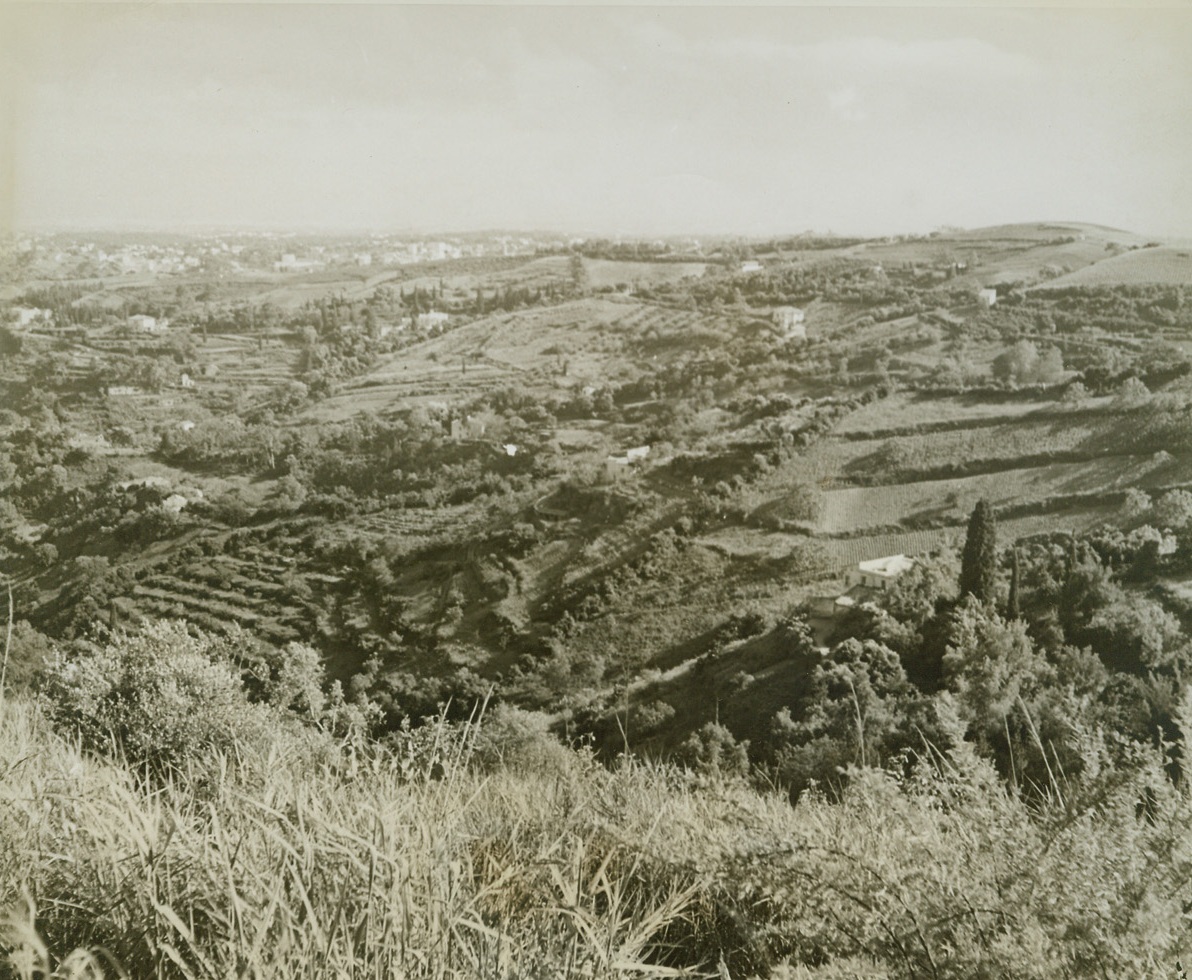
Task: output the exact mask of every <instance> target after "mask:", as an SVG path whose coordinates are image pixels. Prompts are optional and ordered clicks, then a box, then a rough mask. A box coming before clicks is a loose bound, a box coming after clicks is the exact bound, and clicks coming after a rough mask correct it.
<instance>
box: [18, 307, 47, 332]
mask: <svg viewBox="0 0 1192 980" xmlns="http://www.w3.org/2000/svg"><path fill="white" fill-rule="evenodd" d="M15 312H16V315H17V319H16V326H18V327H27V326H29V325H30V324H31V323H48V322H49V321H50V318H51V317H52V316H53V314H52V313H51V312H50V311H49V310H41V309H38V308H37V307H35V306H18V307H17V308H16V310H15Z"/></svg>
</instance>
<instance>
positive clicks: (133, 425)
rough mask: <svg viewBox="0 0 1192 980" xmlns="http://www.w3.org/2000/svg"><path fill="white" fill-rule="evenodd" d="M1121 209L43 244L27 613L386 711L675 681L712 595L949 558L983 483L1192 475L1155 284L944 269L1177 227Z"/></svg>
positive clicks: (1051, 271) (593, 713) (1098, 503)
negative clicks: (674, 230) (399, 253)
mask: <svg viewBox="0 0 1192 980" xmlns="http://www.w3.org/2000/svg"><path fill="white" fill-rule="evenodd" d="M1139 241H1140V239H1138V237H1137V236H1131V235H1129V234H1127V233H1124V232H1118V231H1115V230H1112V229H1100V228H1095V227H1093V226H1085V225H1079V224H1059V225H1056V224H1038V225H1015V226H1004V227H997V228H989V229H978V230H975V231H965V232H961V231H949V232H943V233H940V234H939V235H933V236H925V237H920V238H914V237H908V238H903V239H889V240H881V241H866V242H847V241H845V242H833V241H818V240H817V241H812V240H807V239H797V240H793V241H791V242H777V243H766V242H757V243H754V244H753V245H752V246H751V248H752V251H753V252H754V254H756V255H758V256H760V260H759V261H758V265H759V266H760V269H759V270H756V271H748V272H742V271H741V270H740V268H739V261H738V259H737V257H736V256H737V254H739V249H740V246H739V245H731V246H730V245H721V244H717V245H716V246H714V248H712V249H710V250H709V252H708V253H707V254H704V255H700V256H697V258H699V259H700V261H692V258H693V257H692V256H691V255H689V254H686V253H684V254H682V255H670V254H668V253H667V252H666V249H667V248H668V247H669V246H665V245H663V246H659V245H651V246H649V249H646V250H644V254H643V255H642V256H641V257H636V258H634V257H627V256H626V253H627V252H628V253H630V254H633V253H637V252H643V249H641V248H638V247H637V246H635V247H634V248H633V249H629V248H628V246H624V245H613V244H610V243H602V242H595V243H592V244H591V245H590V247H588V251H586V252H585V251H584V250H583V249H579V250H575V251H571V252H558V253H556V254H548V255H524V256H503V257H493V258H489V259H478V258H460V259H456V260H450V259H448V260H439V261H433V262H423V263H418V264H411V265H400V266H396V267H393V268H389V269H380V270H377V269H365V270H360V269H356V270H350V269H346V268H341V269H338V270H336V269H327V270H325V271H322V272H314V273H312V272H305V273H286V272H278V271H275V270H272V269H270V270H268V271H260V270H247V271H243V272H240V273H231V272H228V271H227V269H226V268H223V267H221V272H220V274H219V275H209V274H205V273H204V272H203V271H202V270H200V271H197V272H187V273H181V274H177V275H168V276H167V275H159V276H156V277H152V276H149V277H145V276H140V275H137V276H130V277H127V278H124V279H120V278H116V279H111V278H98V279H96V278H88V279H85V280H75V279H72V278H70V277H69V275H66V276H64V277H63V278H61V279H58V280H50V279H48V278H47V277H46V271H47V270H46V269H44V268H41V267H38V276H39V277H38V279H37V280H34V281H31V282H29V283H28V284H27V285H26V287H25V290H24V292H23V294H22V296H23V299H22V300H21V301H20V302H19V303H14V304H13V308H14V309H15V308H16V307H17V306H20V305H21V303H24V304H26V308H34V309H36V308H41V309H44V310H46V311H47V314H48V317H49V319H46V318H44V317H42V318H40V319H35V320H34V322H32V323H30V324H28V325H25V326H23V327H19V328H14V329H13V330H12V331H10V336H11V338H12V344H11V345H10V352H9V354H8V355H7V356H6V358H5V360H4V362H3V369H4V379H5V385H6V391H7V392H8V395H9V399H8V404H9V405H11V406H12V407H13V411H11V412H9V413H8V414H7V415H5V416H4V417H3V419H0V421H2V422H3V426H4V429H3V431H4V439H5V441H6V447H7V448H6V459H7V461H8V462H7V463H6V465H7V466H8V467H9V471H10V472H12V473H13V474H14V476H15V477H16V480H15V486H14V489H15V492H14V494H13V495H12V498H11V509H10V510H9V511H7V512H6V514H5V520H6V522H7V523H6V529H7V530H6V543H5V547H6V548H7V549H8V551H7V554H8V558H7V562H8V567H10V568H11V569H12V572H11V574H12V575H13V578H14V579H15V581H16V583H17V591H16V600H17V604H18V609H19V612H18V618H19V619H22V620H27V621H28V629H29V630H30V631H31V635H33V636H41V637H43V638H44V640H38V641H36V642H33V641H31V643H32V646H33V647H37V646H38V644H39V643H43V642H44V643H47V644H48V643H51V642H54V641H64V642H80V641H82V640H83V639H84V638H85V637H87V636H88V635H90V634H91V633H93V632H94V631H96V630H100V631H102V630H103V629H106V628H108V627H109V626H111V625H113V624H115V625H121V624H123V625H130V626H131V625H135V624H136V623H138V622H139V621H140V620H141V619H142V618H144V617H149V618H153V617H181V618H184V619H186V620H188V621H190V622H192V623H195V624H197V625H199V626H202V627H203V628H206V629H212V630H216V631H219V630H221V629H228V628H231V627H233V626H239V627H243V628H245V629H248V630H251V631H252V632H254V633H255V634H256V635H257V636H258V637H259V638H260V639H261V640H262V641H264V642H266V643H269V644H273V645H276V646H284V645H285V644H287V643H290V642H294V641H299V640H302V641H306V642H310V643H312V644H314V645H315V647H316V648H317V649H318V650H319V652H320V653H321V655H322V656H323V658H324V660H325V664H326V668H327V671H328V673H329V674H330V675H331V676H332V677H334V678H336V679H338V680H339V681H341V682H342V683H343V684H344V685H345V688H348V689H351V690H353V691H357V692H360V693H361V694H363V693H364V692H371V694H370V696H372V697H374V698H376V699H377V700H378V701H379V703H381V704H383V705H384V707H385V710H386V712H387V715H386V717H387V723H388V724H397V723H399V722H400V719H401V718H403V717H409V716H413V717H418V716H420V715H421V714H422V713H425V712H427V711H431V710H433V709H434V707H435V705H436V704H438V703H439V702H440V701H442V700H443V699H444V698H448V697H452V696H455V697H457V698H458V699H460V702H459V703H460V704H464V703H468V701H469V699H470V698H471V697H473V696H475V695H476V694H477V693H478V692H481V691H484V690H487V689H488V688H490V687H494V686H495V688H496V689H497V690H498V691H499V692H500V695H499V696H500V697H501V698H503V699H508V700H510V701H511V702H513V703H517V704H520V705H523V706H525V707H529V708H536V707H543V706H553V707H556V708H557V707H558V705H560V704H563V705H564V709H563V711H564V714H566V713H567V712H570V713H571V715H574V716H575V717H580V716H583V718H585V719H587V720H586V721H584V724H586V725H588V726H589V727H593V729H594V730H596V731H604V730H605V729H604V728H603V727H602V726H603V725H604V721H602V720H601V719H605V718H608V717H611V715H610V712H611V711H612V709H613V707H614V706H615V703H616V696H617V692H618V691H619V690H623V688H624V686H625V685H626V684H636V685H638V687H636V688H634V689H635V690H640V691H641V692H643V693H642V697H643V698H645V697H646V695H647V694H648V695H650V697H651V698H652V697H654V695H653V693H652V691H651V687H650V683H645V682H643V681H642V678H643V677H645V676H646V675H650V676H653V673H652V672H658V673H661V674H663V675H666V676H668V677H672V678H673V679H675V680H676V682H677V681H678V679H680V678H682V677H684V676H688V672H690V671H691V670H692V669H693V668H694V665H695V664H697V663H699V662H700V661H701V658H705V659H706V658H708V657H712V656H716V655H719V653H720V652H721V651H722V649H723V646H724V642H725V641H724V636H725V635H726V634H725V630H726V629H727V630H730V632H731V629H732V628H733V627H731V624H732V623H733V622H735V621H736V619H737V618H739V617H741V616H743V615H747V616H750V617H754V618H755V619H756V620H757V622H758V623H760V624H761V629H762V632H763V634H765V633H766V631H767V630H772V629H773V628H775V624H777V623H779V622H780V621H782V620H784V618H786V617H788V616H789V615H790V614H791V613H792V611H793V610H795V609H797V608H799V607H800V605H801V604H804V603H806V602H808V601H810V600H813V599H816V598H817V597H823V596H825V595H833V594H837V593H839V592H840V591H841V590H842V589H843V587H844V583H843V578H844V576H845V574H846V573H847V572H848V570H849V569H850V568H852V567H855V565H856V563H857V562H858V561H862V560H868V559H874V558H880V557H882V556H883V555H886V554H890V553H893V552H898V551H910V552H912V553H916V554H924V555H925V554H928V553H931V552H935V551H942V553H944V554H945V555H949V554H951V553H952V551H953V550H954V549H955V548H957V547H958V545H959V542H960V541H961V540H962V539H963V533H964V526H965V522H966V521H967V519H968V515H969V512H970V511H971V510H972V508H973V506H974V505H975V503H976V502H977V501H978V500H979V499H986V500H989V501H991V502H992V503H993V504H994V505H995V506H996V507H997V508H998V509H999V516H1000V519H1001V521H1002V524H1003V528H1004V530H1005V533H1007V534H1012V535H1013V536H1015V537H1019V538H1021V539H1023V540H1027V539H1030V538H1032V537H1035V536H1037V535H1039V534H1042V533H1045V532H1060V531H1079V532H1081V533H1089V532H1093V531H1098V530H1100V531H1105V532H1107V531H1109V530H1112V529H1113V528H1114V527H1117V526H1119V525H1123V526H1126V527H1129V526H1131V522H1132V521H1136V515H1133V512H1131V514H1129V515H1128V514H1127V513H1126V510H1124V508H1125V507H1126V501H1127V497H1128V496H1129V494H1131V493H1133V494H1134V495H1135V498H1133V499H1137V495H1138V494H1144V495H1146V501H1147V506H1150V505H1152V504H1154V505H1157V504H1158V502H1159V501H1160V500H1161V499H1162V498H1163V497H1164V495H1166V494H1170V493H1173V492H1175V491H1177V490H1179V489H1181V488H1183V487H1187V486H1189V485H1192V471H1190V470H1189V466H1190V465H1192V462H1190V458H1189V448H1190V447H1189V446H1188V445H1186V435H1185V430H1184V429H1183V428H1182V426H1181V423H1180V412H1182V411H1184V410H1186V406H1187V404H1188V402H1187V391H1188V389H1187V387H1186V384H1185V382H1186V379H1187V376H1188V372H1189V368H1190V366H1192V346H1190V343H1192V334H1190V332H1189V328H1190V327H1192V322H1190V321H1189V320H1188V316H1189V313H1188V308H1186V307H1185V306H1184V305H1183V304H1182V293H1181V292H1180V291H1179V289H1178V288H1176V287H1175V286H1173V285H1172V284H1170V283H1168V284H1163V283H1159V284H1154V285H1151V286H1129V287H1126V286H1123V287H1120V288H1118V287H1109V286H1103V285H1095V284H1094V285H1089V286H1085V287H1064V288H1062V289H1058V290H1055V291H1052V290H1044V289H1037V290H1036V289H1032V290H1029V291H1024V290H1021V289H1019V288H1005V287H1002V288H1000V289H999V292H998V301H997V303H996V305H994V306H993V307H991V308H988V309H986V308H983V307H980V306H978V304H977V303H976V301H975V300H976V289H977V286H979V285H986V284H988V283H989V282H991V281H995V282H998V281H1002V280H1001V279H999V278H998V277H1000V276H1002V274H1003V273H1006V272H1007V271H1009V270H1016V272H1015V277H1016V278H1018V277H1019V274H1021V275H1022V276H1024V277H1026V278H1024V279H1022V281H1023V282H1024V283H1026V284H1028V285H1029V284H1030V283H1032V282H1033V283H1036V284H1038V283H1043V284H1047V285H1055V284H1060V283H1062V282H1063V281H1064V280H1063V279H1062V278H1057V277H1056V270H1055V268H1054V267H1056V266H1057V263H1059V262H1060V261H1061V260H1063V262H1064V263H1065V264H1067V265H1069V266H1072V267H1075V266H1078V265H1080V266H1083V267H1084V268H1086V270H1096V269H1100V268H1102V267H1104V268H1106V269H1109V270H1110V271H1111V272H1112V269H1113V268H1115V267H1116V266H1118V265H1121V264H1122V263H1124V262H1127V261H1135V262H1136V261H1140V258H1139V257H1153V256H1159V255H1160V253H1163V254H1166V252H1167V251H1169V250H1166V249H1164V248H1140V249H1137V250H1136V251H1123V252H1121V254H1116V252H1117V250H1119V249H1130V248H1134V247H1135V246H1136V245H1137V244H1138V243H1139ZM1107 246H1112V248H1109V247H1107ZM289 247H294V248H296V247H298V246H289ZM320 247H321V246H320ZM246 248H247V247H246ZM734 250H737V251H734ZM221 254H222V253H221ZM247 254H249V253H248V252H247V251H246V252H244V253H242V255H247ZM262 254H263V255H267V254H268V253H264V252H263V253H262ZM318 254H330V246H328V249H327V250H325V251H324V252H320V253H318ZM221 261H223V260H222V259H221ZM1107 281H1108V280H1107ZM37 304H43V305H42V306H41V307H38V306H37ZM787 305H793V306H798V307H799V308H800V309H802V310H804V312H805V322H804V323H803V324H801V325H800V329H799V330H797V331H795V332H794V334H792V335H787V334H785V333H784V332H783V330H782V329H780V328H778V327H777V325H776V323H775V321H774V319H773V315H772V311H773V309H774V308H775V307H778V306H787ZM134 313H145V314H149V315H153V316H157V317H159V318H161V319H163V320H165V321H167V322H168V326H167V327H165V329H164V330H162V331H158V332H156V333H152V334H143V333H138V332H136V331H133V330H131V329H130V327H129V322H130V321H128V320H127V317H128V316H131V315H133V314H134ZM14 315H15V314H14ZM39 316H40V315H39ZM803 334H805V336H803ZM1131 379H1133V381H1135V382H1137V383H1138V384H1139V385H1141V389H1140V390H1135V389H1133V388H1130V382H1131ZM115 391H120V392H123V393H121V394H113V392H115ZM105 392H106V394H105ZM630 449H634V450H635V452H637V453H638V454H639V455H638V456H635V457H634V458H633V459H632V460H629V459H628V457H626V456H625V454H626V453H627V452H628V451H629V450H630ZM617 459H621V460H623V461H624V462H622V463H617V462H615V461H616V460H617ZM1132 515H1133V516H1132ZM1007 543H1008V542H1007ZM830 625H831V624H826V623H823V622H819V623H818V624H817V625H816V627H815V628H816V632H817V636H818V637H819V638H820V639H821V640H822V639H825V638H827V637H828V636H829V634H830V633H831V629H830V628H829V627H830ZM767 635H768V634H767ZM781 649H782V646H781V644H779V643H777V642H776V641H774V640H773V638H772V637H771V639H770V640H767V641H766V642H759V643H758V644H757V645H756V647H751V648H749V650H748V651H747V650H745V649H744V648H743V649H742V651H741V652H740V654H739V656H737V657H736V659H737V660H739V664H738V665H737V667H736V668H734V669H733V670H729V671H728V673H727V674H726V676H731V675H732V674H734V673H744V674H749V675H751V676H763V677H765V678H766V682H767V683H768V684H769V685H770V689H771V690H772V692H773V693H774V705H773V706H767V707H766V709H765V711H766V712H769V713H772V710H771V708H772V707H774V710H776V707H775V706H780V704H781V702H782V701H783V699H784V698H788V694H789V692H790V691H793V690H796V689H797V688H798V686H799V685H800V684H801V683H802V680H803V672H804V671H805V669H806V665H805V664H803V663H802V661H799V660H798V659H796V660H793V661H788V660H786V659H784V655H783V654H782V653H781ZM30 656H32V654H30ZM751 658H752V659H751ZM729 659H730V661H731V660H733V659H734V658H732V657H730V658H729ZM726 670H727V668H726ZM643 685H644V686H643ZM783 692H787V693H783ZM667 699H669V700H667ZM647 700H648V699H647ZM663 700H666V703H667V704H668V705H669V706H670V708H671V709H673V710H674V711H675V713H676V714H675V718H676V720H675V721H674V722H673V724H672V729H673V730H672V731H671V732H670V735H668V737H667V740H668V744H669V743H670V742H678V741H681V740H682V738H684V737H686V735H687V734H689V733H690V732H691V731H694V730H695V729H697V728H699V726H700V725H702V724H704V723H705V722H707V721H709V720H710V719H713V718H715V717H716V712H717V703H716V700H715V699H708V698H703V697H697V696H696V695H695V694H693V693H691V692H689V691H686V689H685V688H683V685H682V684H678V686H675V687H674V689H673V690H669V689H668V692H667V693H666V694H665V697H664V698H663ZM559 717H560V719H562V717H563V716H562V715H560V716H559ZM767 717H768V715H767ZM560 723H562V721H560ZM753 724H754V722H753V721H751V720H749V719H748V718H744V717H743V718H742V721H741V725H742V726H743V727H742V731H744V730H745V729H747V728H749V727H750V726H752V725H753ZM601 737H602V738H603V737H604V736H601ZM615 741H616V739H615V738H613V739H612V742H614V743H615Z"/></svg>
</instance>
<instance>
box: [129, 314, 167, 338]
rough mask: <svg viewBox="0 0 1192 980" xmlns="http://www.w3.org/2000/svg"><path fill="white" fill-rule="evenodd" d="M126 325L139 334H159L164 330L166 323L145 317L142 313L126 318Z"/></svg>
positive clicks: (155, 318)
mask: <svg viewBox="0 0 1192 980" xmlns="http://www.w3.org/2000/svg"><path fill="white" fill-rule="evenodd" d="M128 325H129V326H130V327H132V329H133V330H139V331H140V332H141V333H161V332H162V331H163V330H165V328H166V321H165V320H158V319H157V317H152V316H146V315H145V314H144V313H134V314H133V315H132V316H130V317H129V318H128Z"/></svg>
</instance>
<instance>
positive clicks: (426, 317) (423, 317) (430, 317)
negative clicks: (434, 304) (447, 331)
mask: <svg viewBox="0 0 1192 980" xmlns="http://www.w3.org/2000/svg"><path fill="white" fill-rule="evenodd" d="M450 319H451V314H449V313H439V312H437V311H436V312H431V313H419V314H418V329H419V330H430V329H431V328H433V327H442V326H444V325H445V324H446V323H447V321H448V320H450Z"/></svg>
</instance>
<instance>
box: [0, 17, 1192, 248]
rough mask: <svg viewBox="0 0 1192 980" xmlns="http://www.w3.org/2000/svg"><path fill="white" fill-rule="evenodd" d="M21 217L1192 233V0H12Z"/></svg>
mask: <svg viewBox="0 0 1192 980" xmlns="http://www.w3.org/2000/svg"><path fill="white" fill-rule="evenodd" d="M0 60H3V67H0V224H4V225H9V226H11V227H13V228H17V229H28V230H37V229H47V230H48V229H60V228H61V229H67V228H69V229H96V230H97V229H160V230H165V229H179V230H186V229H199V228H216V227H228V228H231V227H235V228H263V229H264V228H269V229H308V230H320V231H347V230H375V231H442V232H451V231H466V230H486V229H497V228H501V229H525V230H557V231H570V232H574V233H577V234H600V235H619V234H623V235H634V236H636V235H649V236H653V235H673V234H697V235H698V234H712V233H724V234H743V235H771V234H784V233H798V232H802V231H807V230H815V231H820V232H827V231H833V232H836V233H838V234H855V235H880V234H893V233H900V232H920V231H929V230H933V229H936V228H939V227H942V226H960V227H980V226H984V225H991V224H1001V223H1006V222H1015V221H1034V220H1070V221H1088V222H1094V223H1098V224H1105V225H1110V226H1113V227H1117V228H1125V229H1128V230H1131V231H1137V232H1140V233H1143V234H1153V235H1179V236H1187V235H1190V234H1192V6H1188V5H1184V6H1183V7H1182V8H1147V9H1143V8H1134V9H1116V10H1115V9H1085V8H1030V7H1013V8H981V7H946V8H941V7H929V8H923V7H908V8H890V7H830V8H829V7H807V6H767V7H741V6H732V7H729V6H701V7H677V6H663V7H644V6H633V5H618V6H608V5H605V6H595V7H577V6H567V7H559V6H499V5H485V6H462V5H457V6H452V5H433V6H419V5H379V4H372V5H338V4H326V3H319V4H289V3H272V4H265V5H251V4H240V3H220V4H194V5H189V4H173V3H160V2H159V3H152V4H149V3H138V4H121V3H98V4H80V5H74V4H65V3H45V4H29V5H25V4H16V3H0Z"/></svg>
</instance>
